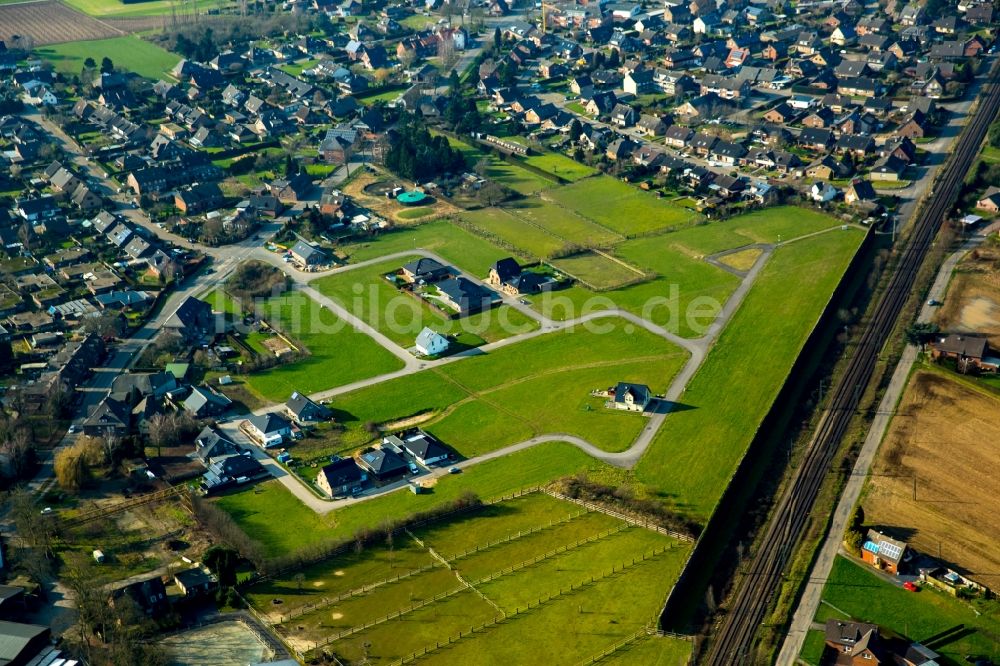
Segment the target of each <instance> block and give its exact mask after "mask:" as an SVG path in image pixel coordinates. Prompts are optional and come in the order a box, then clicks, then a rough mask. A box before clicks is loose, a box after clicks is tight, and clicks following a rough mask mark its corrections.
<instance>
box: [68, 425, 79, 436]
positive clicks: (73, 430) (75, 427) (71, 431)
mask: <svg viewBox="0 0 1000 666" xmlns="http://www.w3.org/2000/svg"><path fill="white" fill-rule="evenodd" d="M78 432H80V426H78V425H77V424H75V423H74V424H73V425H71V426H70V427H69V434H71V435H74V434H76V433H78Z"/></svg>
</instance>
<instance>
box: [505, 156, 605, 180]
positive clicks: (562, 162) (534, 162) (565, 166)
mask: <svg viewBox="0 0 1000 666" xmlns="http://www.w3.org/2000/svg"><path fill="white" fill-rule="evenodd" d="M523 159H524V163H525V164H527V165H529V166H533V167H535V168H536V169H541V170H542V171H545V172H546V173H551V174H552V175H553V176H558V177H559V178H562V179H563V180H566V181H569V182H574V181H577V180H580V179H582V178H587V177H588V176H593V175H594V174H596V173H597V169H595V168H594V167H590V166H587V165H586V164H581V163H579V162H577V161H576V160H574V159H573V158H572V157H568V156H566V155H563V154H561V153H550V152H544V153H534V154H532V155H528V156H527V157H525V158H523Z"/></svg>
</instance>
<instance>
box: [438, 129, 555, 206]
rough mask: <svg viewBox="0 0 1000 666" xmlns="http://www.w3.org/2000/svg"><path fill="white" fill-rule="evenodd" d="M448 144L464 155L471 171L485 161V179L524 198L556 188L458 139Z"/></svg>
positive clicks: (450, 139) (547, 181) (521, 168)
mask: <svg viewBox="0 0 1000 666" xmlns="http://www.w3.org/2000/svg"><path fill="white" fill-rule="evenodd" d="M448 143H450V144H451V145H452V147H454V148H458V149H459V150H461V151H462V154H463V155H465V161H466V163H467V164H468V166H469V168H470V169H471V168H472V167H474V166H475V165H476V164H477V163H478V162H479V161H480V160H486V163H487V168H486V177H487V178H489V179H491V180H495V181H497V182H498V183H500V184H501V185H504V186H506V187H509V188H510V189H512V190H514V191H515V192H517V193H519V194H523V195H525V196H527V195H531V194H535V193H537V192H540V191H542V190H545V189H548V188H550V187H556V186H557V185H558V183H557V182H556V181H555V180H552V179H549V178H546V177H545V176H541V175H539V174H537V173H535V172H534V171H531V170H529V169H525V168H524V167H522V166H518V165H516V164H512V163H511V162H508V161H506V160H503V159H500V158H499V157H497V156H496V155H491V154H488V153H485V152H483V151H482V150H480V149H479V148H476V147H475V146H473V145H471V144H469V143H466V142H465V141H462V140H460V139H456V138H455V137H452V136H449V137H448Z"/></svg>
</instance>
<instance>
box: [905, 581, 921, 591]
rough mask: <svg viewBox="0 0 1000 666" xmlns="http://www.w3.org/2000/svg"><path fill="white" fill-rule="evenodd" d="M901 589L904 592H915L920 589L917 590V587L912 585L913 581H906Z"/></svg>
mask: <svg viewBox="0 0 1000 666" xmlns="http://www.w3.org/2000/svg"><path fill="white" fill-rule="evenodd" d="M903 589H904V590H906V591H907V592H917V591H918V590H919V589H920V588H918V587H917V586H916V585H915V584H914V583H913V581H909V580H908V581H906V582H905V583H903Z"/></svg>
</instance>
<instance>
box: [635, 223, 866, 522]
mask: <svg viewBox="0 0 1000 666" xmlns="http://www.w3.org/2000/svg"><path fill="white" fill-rule="evenodd" d="M863 237H864V235H863V233H862V232H861V231H859V230H857V229H853V228H851V229H848V230H846V231H839V230H838V231H833V232H830V233H826V234H821V235H819V236H814V237H812V238H809V239H805V240H801V241H798V242H796V243H794V244H791V245H789V246H785V247H781V248H778V249H777V250H776V251H775V253H774V255H773V256H772V257H771V258H770V260H769V261H768V263H767V264H766V265H765V266H764V269H763V271H762V272H761V274H760V276H759V277H758V279H757V281H756V282H755V283H754V285H753V287H752V288H751V289H750V292H749V293H748V294H747V297H746V300H745V301H744V302H743V304H742V306H741V307H740V309H739V310H738V311H737V312H736V314H735V315H734V316H733V318H732V319H731V320H730V322H729V324H728V326H726V328H725V330H724V331H723V332H722V335H721V336H720V338H719V340H718V341H717V342H716V343H715V345H714V347H713V348H712V351H711V353H710V354H709V356H708V358H707V359H706V360H705V363H704V364H703V365H702V366H701V368H700V369H699V371H698V373H697V374H696V375H695V376H694V378H693V379H692V380H691V382H690V383H689V384H688V387H687V389H686V390H685V392H684V393H683V394H682V395H681V397H680V402H681V403H682V404H684V405H685V406H687V407H689V409H687V410H683V411H677V412H674V413H673V414H671V415H670V416H669V417H668V418H667V420H666V421H665V422H664V424H663V427H662V428H661V429H660V431H659V432H658V433H657V436H656V438H655V439H654V440H653V444H652V446H651V448H650V450H649V451H648V452H647V453H646V455H645V456H644V457H643V459H642V460H641V461H640V462H639V466H638V467H637V469H636V473H637V477H638V479H639V480H640V481H642V482H643V483H645V484H647V485H648V486H650V487H651V488H654V489H656V490H658V491H662V492H667V493H673V494H676V496H678V497H681V498H683V500H684V502H685V503H687V504H688V505H689V506H690V507H691V511H692V513H693V514H694V515H696V516H698V517H701V518H703V519H704V518H707V517H708V516H709V515H711V513H712V511H713V510H714V508H715V505H716V503H717V502H718V500H719V497H720V496H721V494H722V492H723V490H724V489H725V487H726V486H727V485H728V483H729V480H730V478H731V477H732V475H733V473H734V472H735V470H736V467H737V465H738V464H739V461H740V460H741V459H742V457H743V455H744V454H745V453H746V450H747V447H748V446H749V444H750V441H751V440H752V439H753V436H754V434H755V433H756V431H757V428H758V426H759V424H760V422H761V421H762V420H763V418H764V416H765V415H766V414H767V412H768V410H770V408H771V405H772V403H773V401H774V399H775V397H776V395H777V393H778V391H779V390H780V388H781V386H782V384H783V383H784V380H785V378H786V376H787V375H788V372H789V370H790V369H791V367H792V365H793V363H794V362H795V359H796V358H797V357H798V355H799V352H800V351H801V349H802V346H803V345H804V344H805V341H806V338H807V337H808V336H809V334H810V333H811V332H812V330H813V328H814V327H815V325H816V322H817V320H818V318H819V316H820V315H821V314H822V311H823V309H824V308H825V306H826V304H827V303H828V301H829V299H830V295H831V294H832V293H833V291H834V289H835V288H836V286H837V284H838V283H839V282H840V280H841V278H842V276H843V274H844V271H845V270H846V268H847V266H848V265H849V264H850V261H851V259H852V258H853V256H854V254H855V252H856V250H857V248H858V247H859V245H860V243H861V241H862V239H863Z"/></svg>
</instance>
